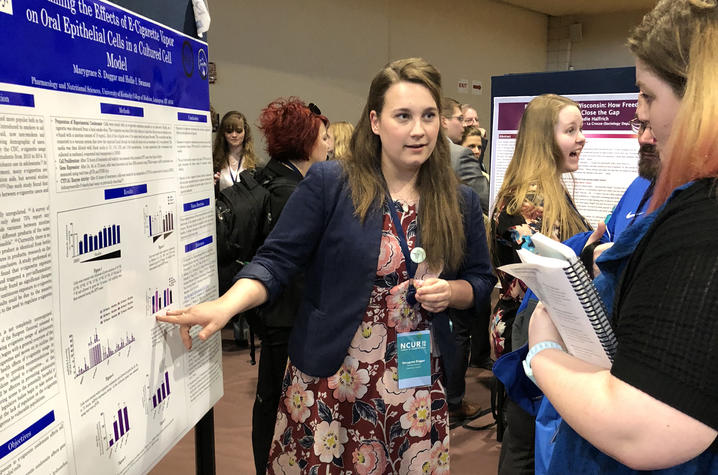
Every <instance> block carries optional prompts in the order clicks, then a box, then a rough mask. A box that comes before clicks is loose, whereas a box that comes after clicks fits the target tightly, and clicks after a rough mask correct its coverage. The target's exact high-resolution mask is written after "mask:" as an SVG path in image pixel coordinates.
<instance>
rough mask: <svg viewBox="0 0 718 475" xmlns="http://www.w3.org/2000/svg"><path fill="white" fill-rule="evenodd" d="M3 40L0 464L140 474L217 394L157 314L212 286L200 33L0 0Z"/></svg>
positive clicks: (13, 468)
mask: <svg viewBox="0 0 718 475" xmlns="http://www.w3.org/2000/svg"><path fill="white" fill-rule="evenodd" d="M0 47H1V50H2V51H3V60H2V63H3V66H2V68H0V198H1V199H0V444H2V445H0V474H2V475H6V474H7V475H10V474H14V473H31V472H33V473H121V474H124V473H133V474H134V473H146V472H147V471H148V470H149V469H150V468H151V467H152V466H154V465H155V464H156V463H157V462H158V461H159V460H160V459H161V458H162V456H164V454H166V453H167V452H168V451H169V449H170V448H171V447H172V446H173V445H174V444H175V443H176V442H177V441H178V440H179V439H180V438H181V437H182V436H183V435H184V434H185V433H187V431H189V430H190V429H191V428H192V427H193V426H194V425H195V423H196V422H197V421H198V420H199V419H200V418H201V417H202V416H203V415H204V414H205V413H206V412H207V411H208V410H209V409H210V408H211V407H212V406H213V405H214V404H215V403H216V401H217V400H218V399H219V398H220V397H221V396H222V393H223V390H222V362H221V344H220V343H221V342H220V337H219V335H215V336H214V337H213V338H210V339H209V340H207V341H206V342H200V341H199V340H198V339H196V338H195V349H193V351H191V352H187V351H185V350H184V347H183V346H182V343H181V340H180V337H179V334H178V331H177V329H176V328H175V327H173V326H171V325H166V324H160V323H157V322H156V320H155V316H156V315H157V314H159V313H163V312H165V311H167V310H168V309H172V308H181V307H184V306H188V305H192V304H195V303H199V302H202V301H205V300H207V299H211V298H215V297H216V296H217V277H216V251H215V234H214V233H215V228H214V194H213V186H212V185H213V182H212V163H211V123H210V120H209V112H208V111H209V87H208V81H207V76H208V61H207V44H206V43H205V42H203V41H199V40H197V39H194V38H192V37H190V36H187V35H185V34H183V33H181V32H178V31H175V30H173V29H171V28H169V27H167V26H163V25H162V24H159V23H157V22H155V21H153V20H151V19H148V18H146V17H143V16H140V15H137V14H134V13H133V12H131V11H128V10H126V9H124V8H121V7H119V6H117V5H114V4H112V3H108V2H103V1H100V0H0ZM196 332H197V329H194V331H193V335H195V337H196Z"/></svg>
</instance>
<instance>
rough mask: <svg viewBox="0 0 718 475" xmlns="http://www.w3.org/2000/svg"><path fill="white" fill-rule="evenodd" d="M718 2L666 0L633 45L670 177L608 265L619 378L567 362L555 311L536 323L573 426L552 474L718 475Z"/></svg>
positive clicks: (547, 376)
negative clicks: (656, 474) (640, 474)
mask: <svg viewBox="0 0 718 475" xmlns="http://www.w3.org/2000/svg"><path fill="white" fill-rule="evenodd" d="M716 3H717V2H716V1H715V0H661V1H660V2H659V3H658V5H657V6H656V7H655V8H654V10H653V11H652V12H650V13H649V14H647V15H646V16H645V17H644V18H643V21H642V22H641V24H640V25H639V26H637V27H636V28H635V29H634V30H633V31H632V33H631V36H630V38H629V40H628V45H629V48H630V49H631V51H632V52H633V53H634V55H635V56H636V84H637V85H638V87H639V88H640V96H639V103H638V107H639V115H640V116H641V117H645V118H646V127H648V128H649V129H650V130H651V132H652V134H653V136H654V137H655V140H656V145H657V148H658V150H659V151H660V153H661V157H662V163H663V166H662V170H661V173H660V176H659V178H658V182H657V185H656V191H655V192H654V195H653V199H652V202H651V207H650V211H651V214H649V215H648V216H646V217H645V218H644V219H643V220H642V221H640V222H638V223H636V224H635V225H634V226H632V227H631V228H630V229H629V230H627V231H626V232H625V233H624V234H622V235H621V236H620V237H619V239H618V241H617V242H616V243H615V245H614V246H613V247H612V248H610V249H609V250H607V251H606V252H604V254H603V255H602V256H601V257H600V258H599V259H598V265H599V267H601V270H602V273H601V275H600V276H599V277H598V279H602V280H604V282H601V285H599V282H597V286H598V287H599V288H612V289H613V292H604V295H603V297H604V301H605V303H606V304H607V306H608V307H609V308H612V315H613V325H614V328H615V330H616V337H617V340H618V349H617V352H616V355H615V359H614V364H613V366H612V368H611V369H610V370H604V369H601V368H598V367H594V366H592V365H590V364H587V363H585V362H583V361H581V360H579V359H577V358H575V357H573V356H571V355H569V354H568V353H565V352H564V351H563V342H562V340H561V337H560V336H559V334H558V333H557V331H556V328H555V326H554V325H553V323H552V322H551V319H550V316H549V315H548V313H547V312H546V310H545V309H544V308H543V307H542V306H539V307H538V308H537V310H536V311H535V312H534V314H533V316H532V319H531V324H530V331H529V346H530V348H531V349H530V350H529V354H528V356H527V362H528V363H529V365H530V368H531V372H533V376H534V378H535V379H536V381H537V384H538V385H539V387H540V388H541V389H542V390H543V392H544V394H545V395H546V396H547V397H548V398H549V399H550V401H551V403H552V404H553V405H554V406H555V408H556V409H557V410H558V412H559V413H560V414H561V416H562V417H563V418H564V423H563V424H562V425H561V427H560V429H559V432H558V434H557V437H556V446H555V449H554V453H553V457H552V459H551V466H550V470H549V471H550V472H551V473H569V472H570V473H608V472H610V473H630V472H631V471H632V470H660V469H668V470H667V472H670V473H717V472H718V457H716V455H717V454H718V443H717V442H716V435H717V434H718V376H717V375H716V365H717V364H718V315H717V313H718V273H717V272H716V271H718V247H716V245H715V236H716V234H718V198H717V197H716V178H717V177H718V139H717V138H716V137H717V134H716V126H717V125H716V124H718V92H716V88H715V78H716V77H717V76H718V6H717V5H716ZM606 284H612V285H606Z"/></svg>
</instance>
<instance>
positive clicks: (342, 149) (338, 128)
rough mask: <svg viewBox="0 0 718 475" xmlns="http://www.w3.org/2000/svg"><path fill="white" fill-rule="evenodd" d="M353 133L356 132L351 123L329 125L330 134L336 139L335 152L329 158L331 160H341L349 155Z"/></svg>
mask: <svg viewBox="0 0 718 475" xmlns="http://www.w3.org/2000/svg"><path fill="white" fill-rule="evenodd" d="M352 132H354V126H353V125H352V124H350V123H349V122H332V123H331V124H329V134H330V135H331V136H332V137H333V138H334V150H333V153H332V156H331V157H330V158H329V159H330V160H331V159H336V160H340V159H342V158H344V157H345V156H346V155H347V153H348V152H349V141H350V140H351V138H352Z"/></svg>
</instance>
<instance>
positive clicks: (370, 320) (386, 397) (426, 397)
mask: <svg viewBox="0 0 718 475" xmlns="http://www.w3.org/2000/svg"><path fill="white" fill-rule="evenodd" d="M396 204H397V206H396V208H397V211H398V214H399V215H400V221H401V223H402V227H403V228H404V232H405V234H406V236H407V240H408V245H409V249H413V247H414V245H415V241H416V206H415V205H405V204H402V203H401V202H398V201H397V202H396ZM437 275H438V273H436V272H435V273H429V272H428V270H427V268H426V266H425V265H424V263H422V264H420V265H419V268H418V270H417V273H416V277H417V278H424V279H425V278H429V277H436V276H437ZM408 285H409V281H408V275H407V273H406V266H405V264H404V256H403V254H402V252H401V247H400V245H399V240H398V238H397V236H396V230H395V228H394V225H393V222H392V220H391V217H390V214H389V211H388V207H387V206H386V205H384V219H383V229H382V239H381V251H380V253H379V262H378V264H377V274H376V280H375V282H374V287H373V290H372V293H371V297H370V299H369V305H368V306H367V310H366V312H365V314H364V317H363V319H362V322H361V325H360V326H359V328H357V331H356V334H355V335H354V338H353V339H352V342H351V345H350V347H349V348H348V350H347V356H346V358H345V359H344V363H343V364H342V367H341V368H340V369H339V370H338V371H337V373H336V374H335V375H333V376H331V377H329V378H315V377H311V376H309V375H306V374H304V373H302V372H301V371H300V370H299V369H298V368H296V367H294V365H292V364H291V362H290V363H289V365H288V367H287V371H286V373H285V377H284V383H283V395H282V398H281V400H280V403H279V411H278V416H277V423H276V426H275V430H274V438H273V440H272V448H271V451H270V454H269V463H268V464H267V467H268V470H267V472H268V473H275V474H290V473H297V474H298V473H309V474H325V473H337V474H338V473H343V474H362V475H365V474H381V473H399V474H414V473H434V474H448V473H449V430H448V427H449V425H448V410H447V404H446V394H445V391H444V387H443V384H442V383H441V368H440V363H439V355H438V349H437V346H436V345H434V342H433V336H432V350H431V371H432V378H431V381H432V384H431V386H419V387H415V388H408V389H399V387H398V381H397V380H398V376H397V353H396V335H397V333H402V332H408V331H415V330H425V329H430V328H431V325H430V323H429V320H428V318H427V313H426V312H425V311H424V310H423V309H421V307H420V305H419V304H416V305H414V306H410V305H409V304H408V303H407V302H406V290H407V288H408Z"/></svg>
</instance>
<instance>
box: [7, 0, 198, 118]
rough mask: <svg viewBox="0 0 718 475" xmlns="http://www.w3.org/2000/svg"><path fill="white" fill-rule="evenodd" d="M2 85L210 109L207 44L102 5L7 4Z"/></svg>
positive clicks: (28, 0) (79, 1)
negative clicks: (5, 46) (9, 6)
mask: <svg viewBox="0 0 718 475" xmlns="http://www.w3.org/2000/svg"><path fill="white" fill-rule="evenodd" d="M8 1H9V2H11V4H12V9H11V10H10V12H11V13H8V11H7V10H0V25H2V28H0V44H3V45H12V47H10V48H6V49H4V51H3V63H4V64H6V65H8V66H10V67H6V68H1V69H0V82H5V83H10V84H17V85H20V86H30V87H40V88H45V89H53V90H56V91H66V92H74V93H80V94H90V95H95V96H104V97H111V98H115V99H125V100H131V101H139V102H147V103H152V104H159V105H166V106H172V107H181V108H186V109H196V110H209V88H208V87H207V84H208V83H207V68H208V59H207V44H206V43H204V42H202V41H198V40H195V39H193V38H191V37H189V36H186V35H184V34H181V33H178V32H176V31H174V30H171V29H169V28H167V27H164V26H162V25H160V24H158V23H154V22H152V21H151V20H148V19H146V18H143V17H140V16H137V15H134V14H132V13H130V12H128V11H126V10H123V9H121V8H118V7H116V6H114V5H112V4H109V3H104V2H101V1H97V0H8Z"/></svg>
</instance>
